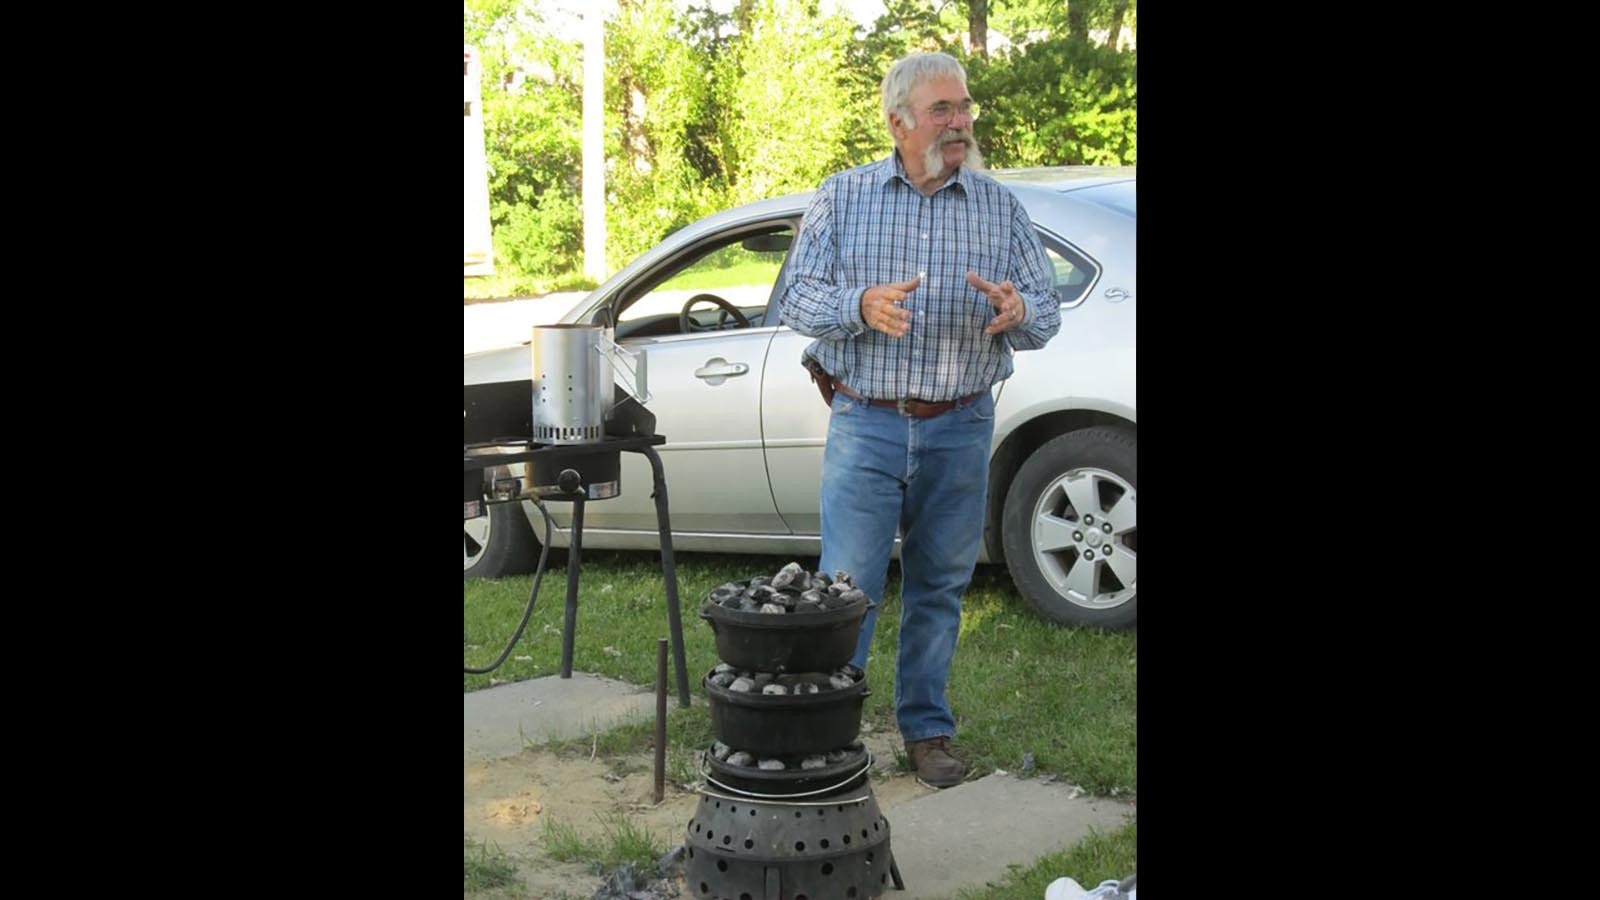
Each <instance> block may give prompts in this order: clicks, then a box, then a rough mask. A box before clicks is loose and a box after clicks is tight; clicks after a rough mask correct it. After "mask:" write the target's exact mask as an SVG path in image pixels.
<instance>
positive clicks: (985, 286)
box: [967, 272, 1028, 337]
mask: <svg viewBox="0 0 1600 900" xmlns="http://www.w3.org/2000/svg"><path fill="white" fill-rule="evenodd" d="M967 284H970V285H972V286H973V287H975V288H977V289H978V290H980V291H983V293H984V294H985V295H986V296H988V298H989V303H990V305H991V306H993V307H994V308H995V311H996V312H998V313H999V315H997V316H995V317H994V318H992V319H990V320H989V327H987V328H985V329H983V333H984V334H987V335H989V336H990V337H993V336H995V335H997V334H999V333H1001V332H1002V331H1010V330H1011V329H1013V328H1015V327H1017V326H1018V325H1021V324H1022V320H1023V319H1024V318H1026V317H1027V315H1028V308H1027V307H1026V306H1023V305H1022V298H1021V297H1019V296H1017V288H1016V286H1015V285H1013V284H1012V283H1011V282H1009V281H1002V282H1000V283H999V284H995V283H994V282H992V281H984V280H983V279H982V278H980V277H978V273H977V272H968V273H967Z"/></svg>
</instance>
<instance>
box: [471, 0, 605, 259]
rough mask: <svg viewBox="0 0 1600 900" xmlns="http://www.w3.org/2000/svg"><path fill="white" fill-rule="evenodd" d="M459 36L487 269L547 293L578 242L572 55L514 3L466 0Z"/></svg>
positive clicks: (577, 103) (576, 85)
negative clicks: (478, 123)
mask: <svg viewBox="0 0 1600 900" xmlns="http://www.w3.org/2000/svg"><path fill="white" fill-rule="evenodd" d="M463 32H464V37H465V39H466V42H467V43H469V44H472V45H474V46H476V47H478V50H479V55H480V56H481V58H482V61H483V82H482V86H481V87H482V95H483V122H484V140H485V145H486V146H485V151H486V156H487V158H488V163H489V222H490V227H491V229H492V232H493V238H494V247H495V258H496V264H497V266H498V267H509V268H511V269H513V270H515V271H514V272H513V273H506V274H508V275H513V276H514V275H515V273H521V274H522V275H525V276H527V279H528V281H527V284H528V286H529V287H530V288H533V289H537V288H538V287H540V286H548V285H550V284H553V283H554V282H556V281H557V280H558V279H560V278H561V277H562V276H563V275H564V274H566V273H568V272H570V271H571V270H572V269H573V268H574V263H575V261H576V260H577V258H578V250H579V248H580V243H581V241H580V239H581V233H582V222H581V219H580V213H579V203H578V198H579V183H578V173H579V171H580V169H579V165H580V162H581V159H582V154H581V152H580V151H581V147H580V143H579V136H580V128H579V125H580V123H581V118H580V116H581V99H582V94H581V82H580V81H579V78H580V76H581V72H580V71H579V66H580V64H581V56H580V55H579V52H578V48H577V46H576V45H575V44H572V43H569V42H566V41H562V40H560V39H558V38H556V37H555V36H553V35H552V34H551V32H550V29H549V28H548V27H547V26H546V24H545V23H544V21H543V20H542V19H541V18H540V16H539V15H538V14H537V13H536V12H535V11H533V10H531V9H529V8H527V7H526V6H525V4H523V3H521V2H519V0H467V3H466V16H465V27H464V29H463Z"/></svg>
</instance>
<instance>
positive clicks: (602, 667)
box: [463, 550, 1138, 796]
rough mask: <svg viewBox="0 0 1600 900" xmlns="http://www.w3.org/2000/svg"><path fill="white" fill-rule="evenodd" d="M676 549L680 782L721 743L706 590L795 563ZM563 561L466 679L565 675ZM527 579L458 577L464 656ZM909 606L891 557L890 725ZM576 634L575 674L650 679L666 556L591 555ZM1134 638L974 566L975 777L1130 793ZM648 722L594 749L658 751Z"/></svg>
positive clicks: (881, 675)
mask: <svg viewBox="0 0 1600 900" xmlns="http://www.w3.org/2000/svg"><path fill="white" fill-rule="evenodd" d="M676 558H677V572H678V590H679V601H680V604H681V606H682V611H683V626H684V655H685V658H686V659H687V660H688V668H689V681H690V691H691V694H693V695H694V696H695V697H697V698H699V701H700V702H699V703H697V704H696V705H695V706H694V707H692V708H690V709H687V710H685V709H680V708H679V707H678V705H677V699H676V689H675V688H674V689H673V690H674V696H673V700H672V701H671V707H670V709H671V714H670V718H669V722H668V740H669V748H668V755H669V762H670V763H671V766H670V771H671V772H672V773H673V774H672V777H673V779H674V780H675V781H681V780H685V779H681V777H680V776H681V775H682V774H683V773H684V772H686V771H688V770H689V769H690V767H691V766H692V754H693V753H695V752H698V751H699V750H700V749H701V748H704V747H706V746H708V745H709V744H710V743H711V730H710V721H709V716H708V715H707V713H706V710H705V707H704V706H703V705H701V703H703V701H704V692H703V689H702V688H701V687H700V679H701V677H702V676H703V675H704V674H705V673H706V671H707V670H709V669H710V668H711V667H712V666H714V665H716V664H717V656H716V649H715V642H714V640H713V636H712V633H711V629H710V627H709V626H708V625H706V624H705V623H704V622H703V621H702V620H701V619H700V618H699V616H698V615H696V611H697V610H698V608H699V604H700V601H701V600H702V599H703V598H704V597H705V595H706V594H707V593H708V592H709V591H710V590H711V589H712V588H714V587H716V586H717V585H719V584H722V583H723V582H726V581H735V580H740V579H745V578H749V577H751V576H752V575H756V574H761V573H763V572H765V573H771V572H775V571H777V570H778V569H779V568H780V567H782V565H783V564H784V563H786V562H788V561H789V558H788V557H780V556H735V555H723V554H707V553H681V552H680V553H678V554H677V555H676ZM799 561H800V563H801V564H802V565H805V566H807V567H811V566H814V565H815V563H816V559H815V558H814V557H809V558H806V557H802V558H800V560H799ZM564 566H565V553H563V552H562V551H560V550H552V551H551V553H550V562H549V569H550V571H549V572H548V573H547V575H546V576H545V579H544V584H543V585H542V589H541V590H540V596H539V599H538V603H537V605H536V607H535V610H534V614H533V618H532V620H531V621H530V622H529V624H528V628H527V631H526V632H525V633H524V635H523V638H522V641H521V642H519V644H518V646H517V648H516V649H515V650H514V651H513V652H512V655H511V658H510V659H508V660H507V661H506V663H505V665H503V666H501V667H500V669H498V670H496V671H495V672H494V673H492V676H487V675H468V676H463V678H464V682H463V687H464V689H465V690H469V691H470V690H477V689H480V688H483V687H487V686H488V685H489V679H490V678H491V677H493V678H495V679H497V680H500V681H520V680H524V679H528V678H534V677H539V676H543V675H550V674H553V673H556V672H557V671H559V669H560V663H561V626H562V608H563V605H564V603H565V597H566V578H565V568H564ZM531 586H532V577H531V576H524V577H519V578H508V579H502V580H495V581H470V582H465V583H464V597H465V600H464V604H465V606H464V609H465V611H464V616H463V644H464V648H463V649H464V658H465V660H466V662H467V663H468V664H469V665H473V666H483V665H486V664H488V663H489V662H492V661H493V660H494V657H495V656H496V655H498V654H499V652H500V650H501V648H502V647H503V646H504V644H505V641H506V640H508V639H509V638H510V636H511V633H512V631H513V630H514V629H515V628H516V624H517V621H518V620H519V619H520V618H521V616H522V611H523V607H524V605H525V604H526V603H527V599H528V591H529V589H530V587H531ZM899 616H900V595H899V570H898V564H896V565H895V566H894V567H892V568H891V571H890V578H889V589H888V591H887V596H886V597H885V598H884V602H883V606H882V609H881V610H880V611H879V617H878V628H877V631H876V633H875V635H874V637H873V644H872V650H871V658H870V660H869V663H868V670H867V671H868V681H869V684H870V686H871V694H870V696H869V697H868V698H867V700H866V703H865V707H864V710H863V718H864V719H866V720H869V721H871V722H873V723H874V725H875V726H876V727H877V728H879V729H883V730H886V731H890V732H892V731H893V730H894V729H895V724H894V676H895V666H894V661H895V653H896V648H895V640H896V638H897V636H898V633H899ZM576 635H577V637H576V641H575V646H574V653H573V668H574V669H575V670H576V671H582V672H594V673H597V674H601V675H605V676H607V677H611V678H617V679H621V680H623V681H627V682H630V683H632V684H638V685H651V684H653V683H654V682H655V654H656V650H655V646H656V639H657V638H658V637H666V636H667V623H666V601H665V592H664V587H663V585H662V577H661V569H660V556H659V554H655V553H643V552H616V551H589V552H585V553H584V555H583V569H582V575H581V578H580V579H579V596H578V623H577V631H576ZM1137 649H1138V639H1137V633H1136V632H1116V633H1107V632H1099V631H1095V630H1092V629H1080V628H1066V627H1061V626H1057V625H1053V624H1050V623H1048V622H1046V621H1044V620H1043V619H1041V618H1039V616H1038V615H1036V614H1035V613H1034V612H1033V611H1032V609H1031V608H1030V607H1029V606H1028V605H1027V603H1026V602H1025V601H1024V600H1023V599H1022V598H1021V597H1020V596H1019V595H1018V594H1017V591H1016V588H1015V587H1014V586H1013V585H1012V584H1011V580H1010V577H1009V575H1007V573H1006V571H1005V569H1004V568H1003V567H998V566H980V567H979V568H978V573H977V575H976V576H975V577H974V579H973V582H972V586H971V588H970V590H969V591H968V593H967V595H966V598H965V599H964V601H963V604H962V616H961V638H960V644H959V646H958V649H957V651H956V657H955V663H954V667H953V669H952V671H951V675H950V685H949V696H950V702H951V706H952V709H953V710H954V711H955V714H956V720H957V727H958V730H959V734H958V735H957V739H956V746H957V748H958V749H959V750H960V751H961V752H963V753H964V754H965V755H966V756H967V758H968V760H969V761H970V762H971V764H972V769H973V774H972V777H978V776H981V775H983V774H986V773H988V772H990V771H993V770H995V769H1004V770H1006V771H1009V772H1012V773H1014V774H1015V773H1017V772H1018V771H1019V770H1020V769H1021V767H1022V754H1024V753H1032V754H1033V757H1034V761H1035V765H1036V766H1037V769H1038V771H1039V772H1040V773H1052V774H1055V775H1057V776H1059V777H1060V778H1062V779H1065V780H1067V781H1070V782H1072V783H1074V784H1078V785H1081V786H1083V787H1084V788H1085V789H1086V790H1088V791H1089V792H1091V793H1093V794H1097V795H1105V796H1125V795H1127V794H1131V793H1134V792H1135V791H1136V790H1137V785H1138V781H1137V766H1136V762H1135V723H1136V718H1137V715H1136V699H1137V693H1136V680H1137V668H1138V667H1137ZM670 677H671V676H670V673H669V678H670ZM652 733H653V725H651V724H650V723H643V724H635V725H629V726H625V727H623V728H619V729H616V730H614V731H608V732H606V733H605V734H603V735H601V736H600V738H599V745H598V749H597V751H596V752H597V753H632V752H639V751H641V750H643V749H647V748H648V747H649V746H650V741H651V739H652ZM580 745H581V746H580ZM595 746H596V745H595V744H594V743H593V741H592V740H591V739H589V738H585V739H582V740H581V741H574V742H572V744H571V747H570V748H569V751H568V752H574V753H576V752H581V753H583V754H584V755H588V753H589V752H590V750H591V747H595Z"/></svg>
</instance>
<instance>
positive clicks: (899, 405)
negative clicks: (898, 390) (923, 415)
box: [894, 397, 911, 416]
mask: <svg viewBox="0 0 1600 900" xmlns="http://www.w3.org/2000/svg"><path fill="white" fill-rule="evenodd" d="M909 399H910V398H909V397H901V398H899V399H897V400H895V401H894V408H895V410H896V411H898V412H899V413H900V415H902V416H909V415H911V411H910V410H908V409H906V401H907V400H909Z"/></svg>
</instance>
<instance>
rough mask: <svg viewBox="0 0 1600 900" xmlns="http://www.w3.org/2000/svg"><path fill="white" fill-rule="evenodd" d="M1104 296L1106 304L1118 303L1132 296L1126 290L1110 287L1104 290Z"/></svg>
mask: <svg viewBox="0 0 1600 900" xmlns="http://www.w3.org/2000/svg"><path fill="white" fill-rule="evenodd" d="M1105 296H1106V302H1107V303H1120V302H1121V301H1123V300H1126V299H1128V298H1129V297H1131V296H1133V295H1132V294H1130V293H1128V290H1127V288H1119V287H1110V288H1106V294H1105Z"/></svg>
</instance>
